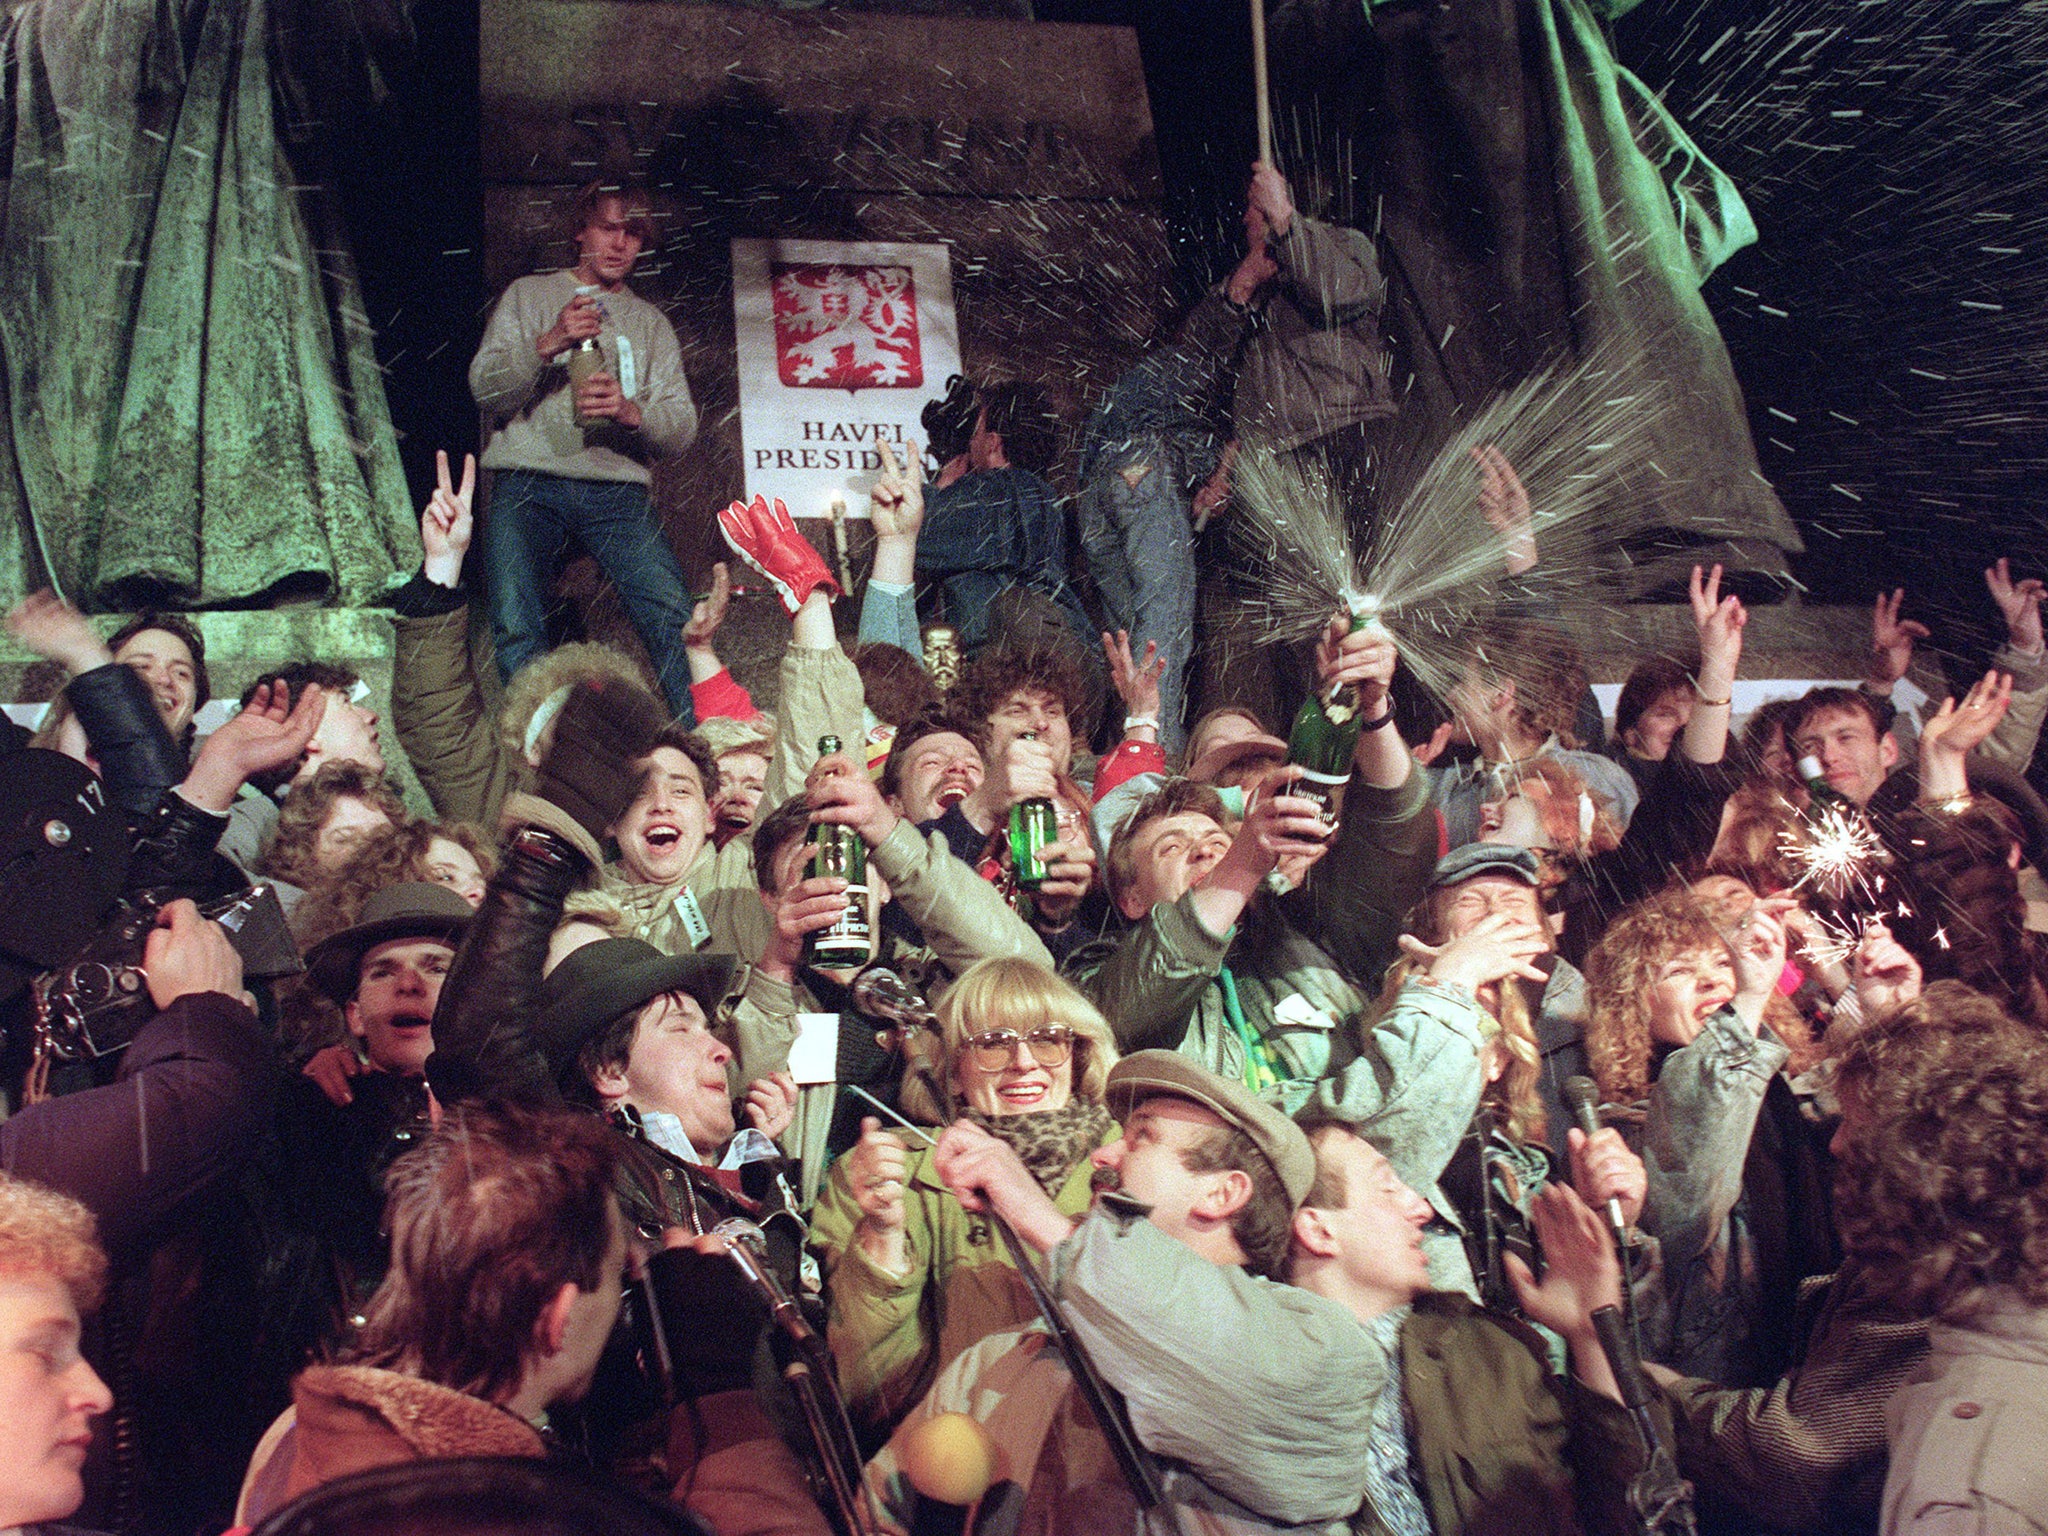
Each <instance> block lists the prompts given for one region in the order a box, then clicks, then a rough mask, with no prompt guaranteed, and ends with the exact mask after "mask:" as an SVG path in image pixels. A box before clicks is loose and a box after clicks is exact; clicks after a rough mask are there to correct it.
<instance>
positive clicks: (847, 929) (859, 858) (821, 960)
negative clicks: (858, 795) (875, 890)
mask: <svg viewBox="0 0 2048 1536" xmlns="http://www.w3.org/2000/svg"><path fill="white" fill-rule="evenodd" d="M838 750H839V738H838V737H837V736H821V737H819V738H818V756H820V757H830V756H831V755H832V754H833V753H835V752H837V751H838ZM810 844H811V863H810V871H809V873H810V877H811V878H812V879H814V880H815V879H818V878H820V877H823V876H837V877H838V878H839V879H841V880H844V881H845V882H846V892H845V900H846V905H845V907H844V908H843V909H841V911H840V914H839V920H838V921H837V922H835V923H834V924H833V925H832V926H831V927H830V928H821V929H818V930H817V931H816V932H814V933H810V934H807V935H805V937H804V964H806V965H809V966H815V967H817V968H818V969H820V970H827V971H834V970H849V969H852V968H854V967H856V966H862V965H866V964H867V963H868V940H869V930H868V846H867V844H866V843H864V842H862V841H861V836H860V834H859V833H858V832H856V831H854V830H853V828H851V827H842V826H838V825H835V824H832V823H829V822H812V823H811V832H810Z"/></svg>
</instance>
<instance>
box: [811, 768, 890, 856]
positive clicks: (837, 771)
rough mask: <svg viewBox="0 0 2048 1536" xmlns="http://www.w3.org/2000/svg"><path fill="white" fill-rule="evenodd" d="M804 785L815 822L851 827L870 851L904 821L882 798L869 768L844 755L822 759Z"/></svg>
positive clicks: (812, 818)
mask: <svg viewBox="0 0 2048 1536" xmlns="http://www.w3.org/2000/svg"><path fill="white" fill-rule="evenodd" d="M804 786H805V790H804V792H805V795H806V796H807V798H808V799H809V801H810V805H811V820H812V821H814V822H828V823H831V824H833V825H835V826H842V827H851V828H853V830H854V831H856V832H858V833H859V834H860V835H861V841H863V842H865V843H866V844H867V845H868V846H869V847H870V848H872V847H873V846H874V845H875V844H877V843H879V842H882V841H883V840H884V839H886V838H887V837H888V836H889V834H890V833H891V832H894V831H895V830H896V823H897V822H899V821H901V820H902V819H903V818H902V817H900V816H898V815H897V814H896V808H895V807H894V806H892V805H891V804H889V802H888V801H887V800H885V799H883V798H882V792H881V790H880V789H878V788H876V786H875V781H874V780H873V779H872V778H870V777H869V776H868V771H867V769H866V768H864V767H862V766H861V765H860V764H859V763H856V762H855V761H854V760H853V759H852V758H851V757H849V756H848V755H847V754H846V753H844V752H834V753H832V754H831V755H830V756H828V757H821V758H819V759H818V761H817V762H816V763H814V764H813V765H812V767H811V771H810V774H809V776H808V777H807V778H806V779H805V780H804Z"/></svg>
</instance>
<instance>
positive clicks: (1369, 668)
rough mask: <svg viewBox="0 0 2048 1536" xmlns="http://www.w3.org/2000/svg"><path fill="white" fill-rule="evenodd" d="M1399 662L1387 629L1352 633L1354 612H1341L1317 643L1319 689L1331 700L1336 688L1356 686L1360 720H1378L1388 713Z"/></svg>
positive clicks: (1376, 627)
mask: <svg viewBox="0 0 2048 1536" xmlns="http://www.w3.org/2000/svg"><path fill="white" fill-rule="evenodd" d="M1399 658H1400V653H1399V651H1398V650H1396V648H1395V646H1394V637H1393V636H1392V635H1390V634H1388V633H1387V631H1386V629H1385V627H1384V626H1382V625H1378V624H1370V625H1367V626H1366V627H1365V628H1364V629H1361V630H1359V631H1357V632H1356V633H1353V631H1352V628H1351V611H1350V610H1349V609H1348V608H1340V609H1338V610H1337V612H1336V614H1335V615H1334V616H1333V617H1332V618H1331V620H1330V622H1329V623H1328V624H1326V625H1325V626H1323V633H1322V637H1321V638H1320V639H1318V640H1317V641H1316V680H1317V687H1318V688H1319V689H1320V690H1321V691H1322V693H1323V695H1324V696H1325V697H1328V695H1329V692H1330V690H1331V689H1332V688H1334V687H1336V686H1337V685H1339V684H1341V683H1356V684H1357V685H1358V705H1359V715H1360V718H1361V719H1365V720H1373V719H1377V718H1378V717H1379V716H1380V715H1381V714H1382V713H1384V712H1385V710H1386V699H1387V689H1388V688H1389V687H1390V686H1392V684H1393V681H1394V663H1395V662H1396V661H1397V660H1399Z"/></svg>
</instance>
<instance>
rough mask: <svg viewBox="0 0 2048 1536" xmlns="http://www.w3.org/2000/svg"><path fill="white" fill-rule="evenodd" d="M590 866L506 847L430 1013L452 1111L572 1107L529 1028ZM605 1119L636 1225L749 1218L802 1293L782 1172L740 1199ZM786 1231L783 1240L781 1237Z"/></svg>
mask: <svg viewBox="0 0 2048 1536" xmlns="http://www.w3.org/2000/svg"><path fill="white" fill-rule="evenodd" d="M543 804H544V803H543V802H535V801H532V800H531V799H529V798H527V797H523V796H521V797H514V799H513V800H512V801H511V803H510V807H509V808H510V809H512V810H513V811H514V812H515V814H516V813H517V811H518V810H519V809H521V808H522V807H523V808H525V809H528V810H533V811H536V812H540V813H541V814H542V815H543V817H545V812H544V811H543V810H542V805H543ZM547 809H550V810H551V809H552V807H548V808H547ZM545 819H548V820H552V819H553V818H545ZM594 867H595V866H594V864H593V861H592V860H591V859H590V857H589V855H588V854H587V853H586V852H584V851H583V850H582V849H580V848H579V847H577V846H576V843H575V842H574V841H572V840H571V838H570V837H569V836H567V835H565V834H564V833H563V832H557V831H555V830H551V828H550V827H548V826H544V825H540V824H537V823H534V822H529V823H527V824H525V825H522V826H519V827H517V828H516V829H515V830H514V831H513V832H512V833H511V834H510V835H509V836H508V837H507V839H506V842H505V845H504V850H503V855H502V857H501V859H500V861H499V865H498V872H497V873H496V874H495V875H493V876H492V877H491V881H490V884H489V885H488V886H487V887H486V889H485V891H484V899H483V904H482V905H481V906H480V907H479V908H478V909H477V914H476V916H475V918H474V919H472V920H471V922H470V925H469V929H468V932H467V933H466V934H465V935H464V937H463V941H462V944H461V946H460V947H459V948H458V949H457V950H456V953H455V961H454V964H453V965H452V966H451V967H450V969H449V972H448V979H447V980H446V981H445V982H443V983H442V986H441V1000H440V1003H439V1004H438V1006H437V1007H436V1009H435V1011H434V1054H433V1056H432V1057H431V1058H430V1059H429V1060H428V1062H427V1077H428V1080H429V1081H430V1082H431V1083H432V1084H433V1087H434V1094H435V1097H437V1098H438V1099H439V1100H440V1101H441V1102H442V1103H443V1104H444V1105H445V1104H452V1103H456V1102H458V1101H460V1100H463V1099H475V1098H482V1097H485V1096H493V1097H509V1098H515V1099H519V1100H522V1101H524V1102H527V1103H539V1104H561V1103H563V1102H565V1095H564V1094H563V1092H562V1087H561V1084H560V1083H559V1082H558V1081H557V1079H556V1077H555V1074H554V1072H553V1070H552V1069H551V1067H550V1066H549V1063H548V1059H547V1055H546V1053H545V1052H544V1051H543V1050H542V1049H541V1045H540V1042H539V1041H538V1040H537V1039H536V1038H535V1037H534V1034H533V1031H532V1028H531V1024H530V1022H529V1021H530V1020H532V1019H533V1018H534V1017H535V1016H536V1015H537V1013H538V1011H539V996H540V983H541V973H542V969H543V967H544V966H545V964H546V960H547V948H548V939H549V937H550V936H551V935H552V934H553V932H554V930H555V925H556V923H558V922H559V921H560V920H561V916H562V905H563V903H564V902H565V901H566V900H567V899H568V897H569V893H570V892H572V891H574V890H576V889H577V888H578V887H579V886H581V885H583V884H584V883H586V882H587V881H588V880H589V878H590V876H591V875H592V874H593V872H594ZM606 1118H607V1122H608V1123H609V1124H611V1126H612V1128H613V1129H614V1130H615V1131H617V1132H618V1134H619V1136H620V1139H621V1141H622V1142H623V1143H624V1146H625V1151H626V1157H625V1159H624V1164H623V1167H622V1169H621V1173H620V1188H619V1197H620V1202H621V1204H622V1206H623V1207H624V1210H625V1215H626V1219H627V1220H628V1221H629V1222H631V1223H632V1224H633V1225H635V1226H636V1227H638V1228H640V1229H641V1230H642V1231H643V1232H645V1233H647V1234H648V1235H650V1236H654V1237H658V1236H659V1235H660V1232H661V1230H662V1229H663V1228H665V1227H682V1228H684V1229H686V1230H688V1231H690V1232H693V1233H699V1234H702V1233H706V1232H709V1231H711V1230H712V1229H713V1228H714V1227H716V1226H717V1225H718V1224H719V1222H721V1221H724V1220H726V1219H728V1218H729V1217H735V1216H737V1217H743V1218H745V1219H746V1220H748V1221H752V1222H755V1223H757V1224H759V1225H761V1226H762V1227H763V1228H764V1230H768V1231H770V1232H771V1234H774V1236H775V1239H776V1240H774V1241H772V1242H771V1252H772V1253H773V1254H774V1256H775V1257H776V1259H777V1261H778V1263H777V1267H778V1268H784V1269H785V1271H786V1272H785V1279H786V1280H787V1281H788V1282H790V1283H792V1284H793V1283H794V1281H795V1269H796V1262H797V1256H798V1253H799V1252H800V1249H801V1246H802V1242H803V1233H804V1228H803V1224H802V1222H801V1220H800V1219H799V1218H798V1217H797V1216H796V1215H795V1214H794V1212H793V1211H791V1210H790V1209H789V1207H790V1206H791V1205H793V1204H794V1202H793V1201H792V1200H791V1199H790V1198H789V1197H788V1192H787V1191H788V1186H787V1184H786V1183H785V1181H784V1180H783V1178H782V1177H781V1175H780V1172H779V1170H780V1168H781V1164H780V1163H779V1162H778V1163H774V1164H755V1165H750V1170H743V1173H744V1174H745V1177H744V1178H743V1180H742V1186H743V1188H742V1190H739V1191H736V1190H733V1189H730V1188H728V1187H726V1185H725V1184H724V1183H721V1182H720V1180H719V1179H718V1178H717V1177H716V1176H714V1174H713V1173H712V1172H711V1170H709V1169H706V1168H703V1167H700V1166H698V1165H695V1164H691V1163H687V1162H684V1161H683V1160H682V1159H680V1158H677V1157H674V1156H671V1155H670V1154H669V1153H667V1152H665V1151H663V1150H662V1149H661V1148H660V1147H657V1146H656V1145H654V1143H652V1142H651V1141H649V1140H647V1138H646V1137H645V1136H644V1135H642V1134H641V1132H640V1128H639V1125H638V1123H637V1117H634V1116H632V1115H631V1113H630V1112H626V1113H623V1114H621V1113H617V1112H614V1113H612V1114H609V1115H607V1117H606ZM753 1169H758V1170H760V1171H758V1172H754V1171H751V1170H753ZM778 1216H781V1217H783V1218H785V1219H783V1220H777V1219H776V1218H777V1217H778ZM785 1226H786V1227H787V1228H788V1229H789V1235H788V1237H787V1239H786V1240H784V1239H783V1238H782V1236H781V1234H780V1233H779V1232H778V1231H777V1229H778V1228H782V1227H785ZM785 1254H786V1255H787V1262H786V1265H785V1263H784V1262H783V1260H784V1257H785Z"/></svg>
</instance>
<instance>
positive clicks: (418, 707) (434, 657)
mask: <svg viewBox="0 0 2048 1536" xmlns="http://www.w3.org/2000/svg"><path fill="white" fill-rule="evenodd" d="M394 628H395V632H396V651H395V654H394V657H393V660H392V665H391V723H392V725H393V726H394V727H395V728H396V729H397V732H398V744H399V745H400V746H401V747H403V748H404V749H405V755H406V759H407V760H408V761H409V762H410V763H411V764H412V767H413V772H415V773H417V774H418V775H419V780H420V786H421V787H422V788H423V789H425V790H426V792H427V798H428V799H429V800H431V801H433V803H434V811H435V814H437V815H439V816H440V817H442V818H443V819H444V820H447V821H473V822H475V823H477V824H478V825H479V826H484V827H495V826H496V825H497V820H498V808H499V807H500V806H501V805H503V804H504V802H505V796H506V795H507V794H508V793H509V792H510V791H511V790H513V789H516V788H518V787H519V782H520V778H521V776H522V775H523V774H524V773H525V771H526V765H525V764H524V763H523V762H521V761H520V760H519V759H518V758H517V757H516V756H515V755H514V754H512V753H511V752H508V751H507V750H506V749H505V744H504V743H503V742H502V741H500V740H499V739H498V726H497V721H496V712H495V711H494V710H493V709H491V708H490V707H489V699H488V697H487V695H486V693H485V691H484V688H483V686H482V684H480V683H479V682H478V680H477V675H476V672H475V669H474V668H473V667H472V666H471V664H470V648H469V605H468V604H466V603H465V604H463V605H462V606H461V607H459V608H454V609H451V610H449V611H448V612H446V613H433V614H426V615H423V616H409V615H407V614H405V613H403V612H401V613H399V615H398V616H397V618H396V620H395V621H394Z"/></svg>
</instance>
